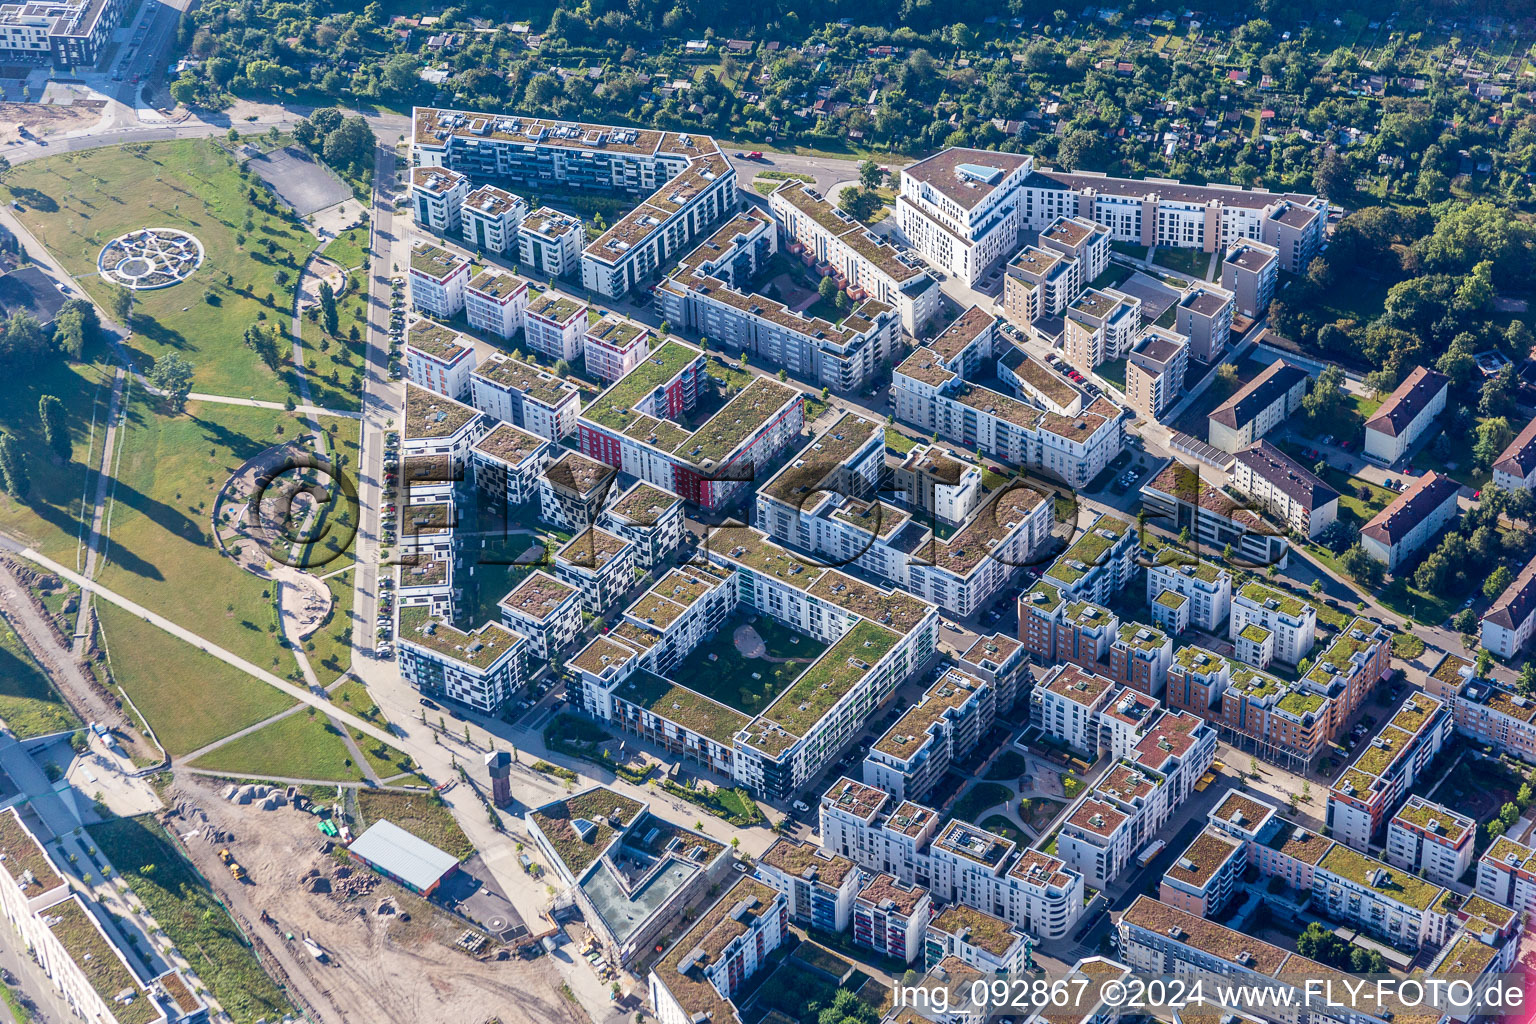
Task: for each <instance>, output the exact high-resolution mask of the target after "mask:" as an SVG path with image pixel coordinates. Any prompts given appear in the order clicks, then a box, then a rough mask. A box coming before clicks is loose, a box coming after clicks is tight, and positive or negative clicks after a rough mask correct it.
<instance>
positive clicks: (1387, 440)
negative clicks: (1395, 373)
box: [1361, 366, 1451, 466]
mask: <svg viewBox="0 0 1536 1024" xmlns="http://www.w3.org/2000/svg"><path fill="white" fill-rule="evenodd" d="M1450 384H1451V379H1450V378H1449V377H1447V376H1446V375H1445V374H1443V373H1437V372H1436V371H1434V370H1427V369H1425V368H1424V367H1422V366H1415V367H1414V368H1413V369H1412V370H1411V371H1409V373H1408V376H1406V377H1404V378H1403V382H1402V383H1401V384H1399V385H1398V386H1397V388H1396V389H1395V390H1393V392H1392V394H1390V395H1388V396H1387V400H1386V401H1385V402H1382V403H1381V407H1380V408H1378V409H1377V410H1376V412H1375V414H1374V415H1372V416H1371V418H1370V419H1368V420H1366V421H1365V447H1364V448H1363V449H1361V451H1362V452H1363V453H1364V454H1365V455H1367V456H1369V457H1370V458H1373V459H1376V460H1377V461H1379V462H1382V463H1385V464H1386V465H1389V466H1390V465H1392V464H1393V463H1395V462H1397V460H1398V459H1401V458H1402V457H1403V456H1404V455H1407V454H1408V450H1409V449H1410V448H1412V447H1413V445H1414V443H1415V442H1416V441H1418V439H1419V438H1420V437H1423V436H1424V431H1426V430H1428V429H1429V425H1430V424H1431V423H1433V422H1434V420H1435V417H1436V416H1439V415H1440V414H1441V413H1442V412H1444V411H1445V396H1446V394H1447V393H1448V392H1449V390H1450Z"/></svg>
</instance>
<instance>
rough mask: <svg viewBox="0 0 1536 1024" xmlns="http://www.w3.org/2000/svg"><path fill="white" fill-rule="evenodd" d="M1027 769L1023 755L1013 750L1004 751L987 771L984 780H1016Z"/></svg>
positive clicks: (1026, 762)
mask: <svg viewBox="0 0 1536 1024" xmlns="http://www.w3.org/2000/svg"><path fill="white" fill-rule="evenodd" d="M1028 767H1029V761H1028V760H1026V759H1025V757H1024V755H1023V754H1020V753H1019V752H1017V751H1014V750H1008V751H1004V752H1003V753H1002V754H1000V755H998V757H997V759H996V760H994V761H993V762H992V765H991V767H989V768H988V769H987V773H986V776H985V778H988V779H992V780H1002V779H1017V778H1018V777H1019V776H1020V775H1023V774H1024V769H1026V768H1028Z"/></svg>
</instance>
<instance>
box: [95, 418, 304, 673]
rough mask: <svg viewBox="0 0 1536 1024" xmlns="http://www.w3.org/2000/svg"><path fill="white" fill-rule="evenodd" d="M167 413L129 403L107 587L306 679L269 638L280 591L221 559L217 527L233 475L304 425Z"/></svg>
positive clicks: (104, 578) (104, 579)
mask: <svg viewBox="0 0 1536 1024" xmlns="http://www.w3.org/2000/svg"><path fill="white" fill-rule="evenodd" d="M157 406H158V403H157V402H156V401H155V400H154V399H152V398H150V397H147V396H145V395H144V393H143V392H142V391H138V392H136V397H135V398H134V399H133V400H132V401H131V402H130V403H129V406H128V410H127V419H128V423H127V426H126V428H125V429H124V430H123V431H121V432H120V433H119V439H118V444H119V445H120V446H121V453H122V454H121V459H120V461H119V466H118V475H117V482H116V485H115V489H114V492H113V493H114V500H113V501H112V503H111V505H110V506H109V513H108V515H109V519H108V525H109V539H110V543H109V544H107V545H106V547H105V551H104V559H103V563H102V565H101V568H100V572H99V574H98V576H97V579H98V581H99V582H100V583H101V584H102V585H103V586H104V587H107V588H108V589H110V590H114V591H116V592H117V593H119V594H121V595H123V596H124V597H127V598H129V599H130V600H133V601H136V602H138V603H140V604H142V605H144V606H145V607H147V608H150V609H152V610H153V611H156V612H158V613H160V614H161V615H164V616H165V617H166V618H168V619H170V620H172V621H173V622H175V623H177V624H178V625H180V626H183V627H185V628H187V629H192V630H196V631H197V632H198V633H200V634H201V635H202V636H204V637H206V638H207V639H209V640H210V641H212V642H213V643H216V644H218V645H219V646H221V647H223V648H225V649H226V650H229V651H231V652H233V653H235V654H238V655H240V656H241V657H243V658H245V659H246V660H248V661H250V662H252V663H253V664H255V665H258V666H260V667H261V668H264V669H267V670H269V671H271V672H273V673H274V674H276V675H279V676H286V675H289V674H290V673H292V672H295V671H297V667H296V665H295V662H294V660H293V657H292V655H290V654H289V653H288V652H287V651H286V650H284V649H282V648H281V647H280V646H279V645H278V643H277V640H276V638H275V637H274V636H272V635H269V633H268V627H269V626H275V619H274V618H273V611H272V608H273V602H272V594H271V590H270V587H271V584H270V583H268V582H267V581H265V580H261V579H258V578H257V577H255V576H253V575H251V574H249V573H247V572H245V571H243V570H242V569H240V568H239V567H238V566H237V565H236V564H235V563H234V561H233V560H232V559H229V558H226V557H225V556H224V555H223V554H222V553H221V552H220V550H219V548H218V546H217V545H216V543H215V541H214V536H213V532H212V524H211V521H210V520H211V516H212V514H213V506H214V501H215V499H216V497H217V495H218V491H219V489H220V488H221V487H222V486H223V485H224V482H225V481H226V480H227V479H228V477H229V475H230V473H232V472H233V471H234V470H235V469H236V468H237V467H238V466H240V465H241V464H242V463H244V462H245V461H246V460H247V459H249V458H251V457H252V456H254V455H256V454H257V453H259V452H261V451H262V450H264V449H265V448H267V447H268V446H269V445H272V444H274V443H276V442H278V441H283V440H290V439H292V438H294V437H296V436H298V435H300V434H302V433H303V432H304V431H305V429H306V428H305V426H304V421H303V419H302V418H301V417H298V416H296V415H294V414H292V413H285V412H281V411H278V410H271V409H249V408H246V407H244V406H234V405H222V404H214V403H200V402H193V403H191V404H189V405H188V407H187V411H186V412H185V413H183V414H181V415H178V416H174V417H171V416H166V415H164V414H163V413H161V412H160V411H159V409H158V408H157ZM279 431H281V433H279ZM246 543H250V542H249V541H247V542H246Z"/></svg>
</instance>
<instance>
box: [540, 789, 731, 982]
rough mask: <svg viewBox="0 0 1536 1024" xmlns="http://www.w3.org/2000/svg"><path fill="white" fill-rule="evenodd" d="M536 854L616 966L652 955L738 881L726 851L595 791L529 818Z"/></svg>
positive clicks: (619, 797) (638, 806) (636, 804)
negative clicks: (712, 895) (701, 906)
mask: <svg viewBox="0 0 1536 1024" xmlns="http://www.w3.org/2000/svg"><path fill="white" fill-rule="evenodd" d="M523 819H524V821H525V823H526V824H527V826H528V834H529V835H530V836H531V837H532V839H533V848H534V850H535V851H537V853H538V854H539V855H540V859H541V860H542V861H543V862H544V863H545V864H547V865H549V867H550V871H551V879H552V880H553V881H556V882H557V883H558V884H559V885H560V887H561V889H562V890H563V893H562V897H563V898H569V899H570V900H571V901H572V902H573V903H575V904H576V906H578V907H580V908H581V912H582V916H583V918H584V919H585V920H586V921H587V926H588V928H590V929H591V931H592V934H593V936H594V937H595V938H597V940H598V941H599V942H600V943H601V944H602V949H603V951H604V952H605V953H606V954H607V955H608V956H609V957H611V958H612V960H613V961H614V962H615V963H619V964H628V963H630V962H631V961H633V960H634V959H635V958H636V957H637V956H639V955H640V954H642V953H644V952H646V951H648V950H650V949H653V948H654V947H655V945H656V944H657V941H658V940H659V939H661V937H662V935H663V933H665V932H666V931H667V930H668V929H670V928H671V927H673V926H674V925H675V924H676V923H677V922H679V921H682V920H686V919H687V917H688V911H689V910H690V909H691V908H693V907H694V906H695V905H697V904H698V903H699V901H700V900H701V899H706V900H707V896H706V893H708V892H709V891H710V890H711V888H712V887H715V886H721V885H726V884H728V883H729V882H730V880H731V879H732V878H733V877H735V876H734V873H733V872H732V871H731V866H732V864H733V863H734V858H733V857H732V856H731V854H730V851H729V850H728V849H727V848H726V846H725V844H723V843H718V842H715V841H714V840H713V839H710V838H709V837H708V836H705V835H704V834H703V833H700V832H695V831H693V830H692V829H688V828H682V827H680V826H677V825H674V824H672V823H671V822H669V821H666V820H665V819H663V818H660V817H657V816H655V815H653V814H651V812H650V807H649V805H647V804H645V803H643V802H641V801H639V800H632V799H630V798H629V797H627V796H624V795H623V794H621V793H618V792H616V791H614V790H612V789H609V788H608V787H606V786H593V787H591V788H589V789H585V790H582V791H581V792H579V793H575V794H572V795H570V796H566V797H562V798H561V799H558V800H554V801H551V802H550V803H547V804H544V805H543V806H540V807H537V808H535V809H533V810H530V811H527V812H526V813H525V814H524V815H523Z"/></svg>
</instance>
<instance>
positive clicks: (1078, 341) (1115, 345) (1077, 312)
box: [1062, 288, 1182, 384]
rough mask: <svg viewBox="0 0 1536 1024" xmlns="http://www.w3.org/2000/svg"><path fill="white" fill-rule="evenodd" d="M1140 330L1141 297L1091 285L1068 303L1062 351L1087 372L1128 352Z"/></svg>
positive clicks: (1074, 363)
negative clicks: (1091, 286)
mask: <svg viewBox="0 0 1536 1024" xmlns="http://www.w3.org/2000/svg"><path fill="white" fill-rule="evenodd" d="M1140 330H1141V300H1140V299H1138V298H1136V297H1135V296H1134V295H1127V294H1125V293H1124V292H1120V291H1116V290H1115V289H1113V288H1106V289H1104V290H1103V291H1100V290H1099V289H1097V288H1089V289H1087V290H1086V291H1084V292H1083V293H1082V294H1081V295H1079V296H1078V297H1077V299H1076V300H1075V301H1073V302H1072V303H1071V305H1069V306H1067V310H1066V332H1065V333H1064V334H1063V335H1062V354H1063V356H1065V358H1066V360H1067V362H1069V363H1071V364H1072V365H1073V366H1075V367H1076V368H1077V369H1079V370H1081V371H1082V372H1084V373H1087V372H1089V371H1090V370H1092V369H1093V368H1094V367H1095V366H1098V365H1099V364H1100V363H1112V362H1114V361H1115V360H1117V359H1124V358H1126V357H1127V356H1129V355H1130V353H1131V348H1132V347H1133V346H1134V345H1135V344H1136V338H1137V334H1138V332H1139V331H1140ZM1181 384H1182V381H1181Z"/></svg>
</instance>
